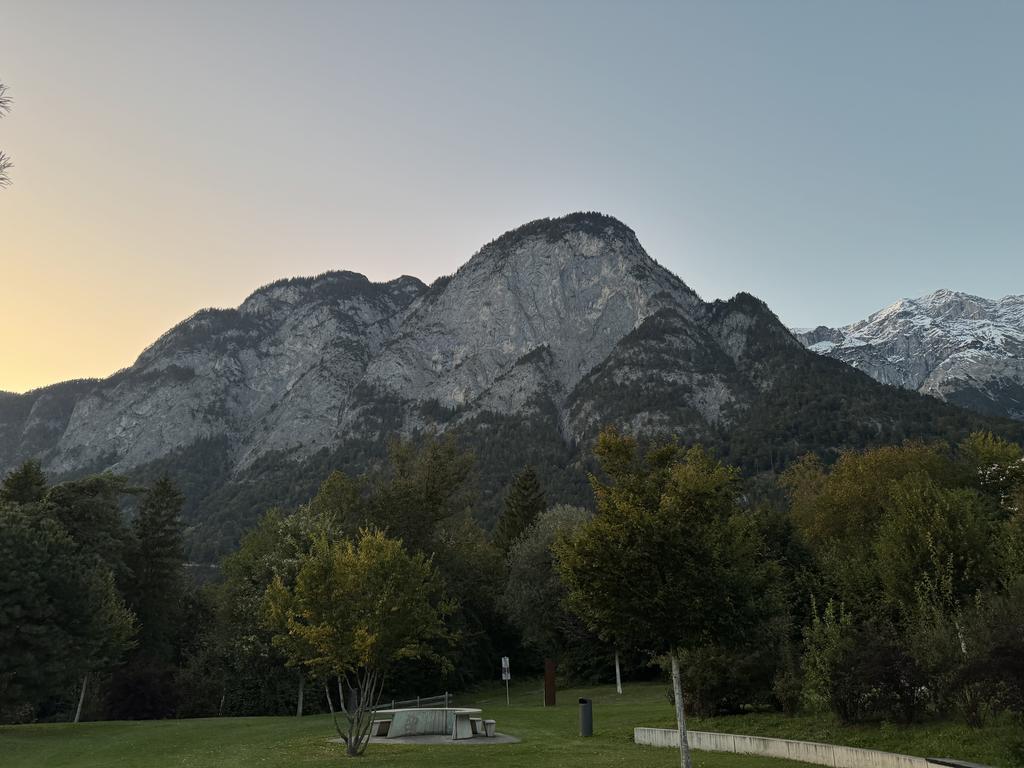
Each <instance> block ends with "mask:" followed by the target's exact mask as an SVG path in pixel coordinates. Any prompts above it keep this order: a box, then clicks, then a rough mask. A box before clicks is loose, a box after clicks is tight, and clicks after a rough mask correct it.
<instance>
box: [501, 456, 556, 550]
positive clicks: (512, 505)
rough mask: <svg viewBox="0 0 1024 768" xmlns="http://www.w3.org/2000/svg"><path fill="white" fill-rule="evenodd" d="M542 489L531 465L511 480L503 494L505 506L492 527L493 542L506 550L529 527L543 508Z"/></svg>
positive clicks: (544, 503)
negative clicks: (495, 524) (496, 522)
mask: <svg viewBox="0 0 1024 768" xmlns="http://www.w3.org/2000/svg"><path fill="white" fill-rule="evenodd" d="M546 507H547V502H546V501H545V499H544V489H542V488H541V487H540V480H539V479H538V478H537V473H536V471H535V470H534V469H533V467H527V468H526V469H524V470H523V471H522V472H520V473H519V474H518V475H516V476H515V478H514V479H513V480H512V486H511V487H510V488H509V490H508V494H507V495H506V496H505V508H504V509H503V510H502V512H501V516H500V517H499V518H498V524H497V526H496V527H495V529H494V544H495V546H497V547H498V548H499V549H500V550H501V551H502V552H506V553H507V552H508V551H509V549H510V548H511V547H512V545H513V543H515V540H516V539H518V538H519V537H520V536H521V535H522V533H523V532H524V531H525V530H526V529H527V528H529V527H530V526H531V525H532V524H533V521H534V520H536V519H537V516H538V515H540V514H541V513H542V512H543V511H544V510H545V508H546Z"/></svg>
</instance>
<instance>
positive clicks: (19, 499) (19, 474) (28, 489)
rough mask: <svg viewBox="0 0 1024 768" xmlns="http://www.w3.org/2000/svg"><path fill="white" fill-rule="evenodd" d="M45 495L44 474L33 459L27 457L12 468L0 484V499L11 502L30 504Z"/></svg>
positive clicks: (40, 499)
mask: <svg viewBox="0 0 1024 768" xmlns="http://www.w3.org/2000/svg"><path fill="white" fill-rule="evenodd" d="M45 495H46V475H44V474H43V468H42V466H41V465H40V464H39V462H38V461H36V460H35V459H29V460H28V461H26V462H25V463H24V464H22V465H21V466H20V467H18V468H17V469H15V470H12V471H11V472H10V473H9V474H8V475H7V477H5V478H4V482H3V485H2V486H0V501H7V502H11V503H12V504H31V503H33V502H37V501H42V500H43V497H44V496H45Z"/></svg>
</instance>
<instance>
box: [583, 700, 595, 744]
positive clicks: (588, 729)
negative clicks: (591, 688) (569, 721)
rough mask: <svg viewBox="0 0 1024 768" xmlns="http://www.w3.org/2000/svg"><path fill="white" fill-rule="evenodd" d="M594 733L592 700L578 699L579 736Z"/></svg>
mask: <svg viewBox="0 0 1024 768" xmlns="http://www.w3.org/2000/svg"><path fill="white" fill-rule="evenodd" d="M593 735H594V702H593V701H592V700H591V699H580V736H593Z"/></svg>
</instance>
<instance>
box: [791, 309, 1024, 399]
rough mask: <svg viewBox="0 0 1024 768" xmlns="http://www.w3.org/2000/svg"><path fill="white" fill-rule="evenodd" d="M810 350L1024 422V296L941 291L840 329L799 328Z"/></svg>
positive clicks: (895, 382)
mask: <svg viewBox="0 0 1024 768" xmlns="http://www.w3.org/2000/svg"><path fill="white" fill-rule="evenodd" d="M794 333H795V334H796V336H797V338H799V339H800V340H801V341H802V342H803V343H804V344H806V345H807V346H808V348H810V349H811V350H813V351H815V352H818V353H820V354H824V355H828V356H830V357H834V358H836V359H837V360H842V361H843V362H845V363H847V364H849V365H852V366H853V367H854V368H857V369H858V370H861V371H864V372H865V373H867V374H868V375H869V376H871V377H872V378H874V379H875V380H876V381H880V382H882V383H884V384H891V385H893V386H897V387H904V388H906V389H914V390H917V391H919V392H922V393H924V394H928V395H933V396H935V397H938V398H940V399H943V400H947V401H949V402H952V403H956V404H957V405H961V406H965V407H968V408H972V409H974V410H976V411H979V412H981V413H986V414H992V415H998V416H1009V417H1010V418H1014V419H1024V296H1005V297H1003V298H1002V299H998V300H992V299H983V298H980V297H978V296H971V295H969V294H966V293H957V292H955V291H947V290H940V291H935V292H934V293H930V294H928V295H927V296H922V297H921V298H918V299H901V300H900V301H898V302H896V303H895V304H893V305H891V306H889V307H886V308H885V309H883V310H881V311H879V312H876V313H875V314H873V315H871V316H870V317H869V318H867V319H866V320H862V321H860V322H858V323H853V324H852V325H848V326H845V327H843V328H826V327H824V326H819V327H818V328H815V329H813V330H807V329H798V330H795V331H794Z"/></svg>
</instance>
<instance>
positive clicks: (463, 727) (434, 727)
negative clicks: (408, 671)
mask: <svg viewBox="0 0 1024 768" xmlns="http://www.w3.org/2000/svg"><path fill="white" fill-rule="evenodd" d="M481 712H482V710H480V709H474V708H473V707H419V708H413V709H378V710H377V711H375V712H374V713H373V716H374V718H377V717H378V716H380V715H385V716H387V715H390V717H391V720H390V723H389V724H388V725H387V726H386V730H385V727H384V726H383V723H384V722H387V721H386V720H376V719H375V720H374V723H373V725H374V728H373V731H371V733H372V734H373V735H374V736H385V737H386V738H389V739H394V738H397V737H399V736H422V735H428V734H440V735H449V734H450V735H451V737H452V739H453V740H458V739H471V738H473V737H474V736H478V735H482V733H481V731H482V730H483V729H482V728H481V730H480V731H478V730H477V728H478V724H483V720H482V719H481V718H480V713H481ZM378 723H379V724H380V726H381V727H380V728H378ZM492 730H493V726H492ZM382 731H383V732H382ZM488 735H491V734H488Z"/></svg>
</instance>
